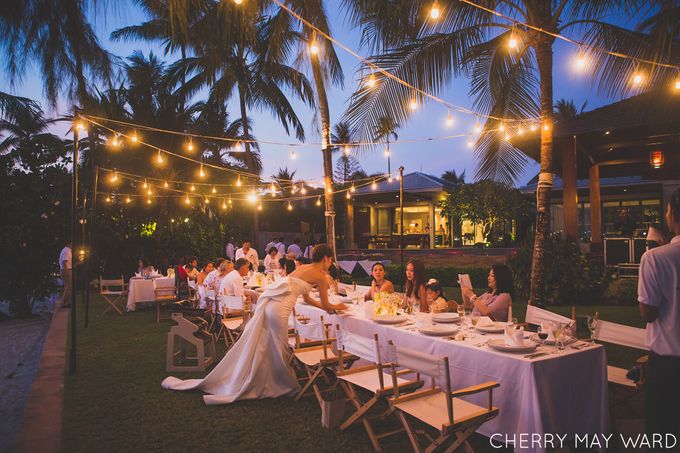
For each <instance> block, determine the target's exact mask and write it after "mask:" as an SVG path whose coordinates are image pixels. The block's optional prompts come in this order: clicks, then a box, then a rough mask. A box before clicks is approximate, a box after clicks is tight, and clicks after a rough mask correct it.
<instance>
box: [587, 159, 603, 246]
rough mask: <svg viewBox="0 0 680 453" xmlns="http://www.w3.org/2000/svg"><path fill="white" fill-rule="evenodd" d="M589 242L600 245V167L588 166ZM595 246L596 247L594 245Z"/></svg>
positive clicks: (595, 165)
mask: <svg viewBox="0 0 680 453" xmlns="http://www.w3.org/2000/svg"><path fill="white" fill-rule="evenodd" d="M589 182H590V242H591V244H593V245H595V244H597V246H598V247H601V246H602V201H601V199H600V167H599V166H598V165H597V164H594V165H592V166H591V167H590V177H589ZM596 248H597V247H596Z"/></svg>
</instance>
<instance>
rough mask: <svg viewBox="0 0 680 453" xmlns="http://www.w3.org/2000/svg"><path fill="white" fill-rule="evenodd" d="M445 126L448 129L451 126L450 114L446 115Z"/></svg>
mask: <svg viewBox="0 0 680 453" xmlns="http://www.w3.org/2000/svg"><path fill="white" fill-rule="evenodd" d="M446 125H447V126H449V127H451V126H453V115H451V112H449V113H448V115H446Z"/></svg>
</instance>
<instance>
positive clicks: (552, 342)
mask: <svg viewBox="0 0 680 453" xmlns="http://www.w3.org/2000/svg"><path fill="white" fill-rule="evenodd" d="M529 339H530V340H531V341H535V342H536V343H538V344H544V345H546V346H554V345H556V344H557V341H555V339H554V338H553V339H552V340H550V339H547V338H546V339H545V340H541V339H540V338H538V334H533V335H532V336H530V337H529ZM562 342H563V343H564V344H565V345H568V344H572V343H575V342H576V338H574V337H567V336H565V337H564V339H563V340H562Z"/></svg>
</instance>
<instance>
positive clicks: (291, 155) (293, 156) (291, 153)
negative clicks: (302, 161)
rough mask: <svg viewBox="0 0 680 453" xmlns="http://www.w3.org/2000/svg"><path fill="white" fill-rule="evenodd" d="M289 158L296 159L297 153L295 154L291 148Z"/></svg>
mask: <svg viewBox="0 0 680 453" xmlns="http://www.w3.org/2000/svg"><path fill="white" fill-rule="evenodd" d="M290 158H291V159H292V160H295V159H297V154H295V150H292V151H291V152H290Z"/></svg>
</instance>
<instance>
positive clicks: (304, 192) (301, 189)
mask: <svg viewBox="0 0 680 453" xmlns="http://www.w3.org/2000/svg"><path fill="white" fill-rule="evenodd" d="M300 193H301V194H302V195H304V194H306V193H307V188H306V187H305V186H304V184H300Z"/></svg>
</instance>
